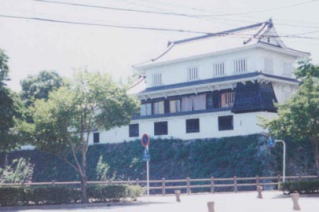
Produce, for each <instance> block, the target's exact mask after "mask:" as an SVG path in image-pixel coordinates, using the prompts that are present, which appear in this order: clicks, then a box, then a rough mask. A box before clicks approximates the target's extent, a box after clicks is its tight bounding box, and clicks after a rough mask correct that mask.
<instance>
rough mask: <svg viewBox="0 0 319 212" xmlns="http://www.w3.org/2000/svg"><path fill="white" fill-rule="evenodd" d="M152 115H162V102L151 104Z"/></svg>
mask: <svg viewBox="0 0 319 212" xmlns="http://www.w3.org/2000/svg"><path fill="white" fill-rule="evenodd" d="M153 114H164V101H159V102H154V103H153Z"/></svg>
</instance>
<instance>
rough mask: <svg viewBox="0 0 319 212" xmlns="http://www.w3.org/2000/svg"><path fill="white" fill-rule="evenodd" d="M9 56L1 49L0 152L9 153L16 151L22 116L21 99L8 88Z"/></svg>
mask: <svg viewBox="0 0 319 212" xmlns="http://www.w3.org/2000/svg"><path fill="white" fill-rule="evenodd" d="M7 63H8V56H7V55H6V54H5V53H4V51H3V50H1V49H0V152H9V151H11V150H13V149H15V148H16V147H17V146H18V144H19V142H17V141H18V140H17V137H16V136H15V135H16V131H15V129H14V127H15V126H16V121H17V118H19V117H20V116H21V113H20V112H21V111H20V109H21V107H20V106H21V104H19V103H20V102H19V97H18V96H17V95H16V94H15V93H14V92H13V91H11V90H10V89H9V88H7V86H6V82H7V81H8V80H9V78H8V73H9V66H8V64H7Z"/></svg>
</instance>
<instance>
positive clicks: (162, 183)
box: [0, 176, 318, 195]
mask: <svg viewBox="0 0 319 212" xmlns="http://www.w3.org/2000/svg"><path fill="white" fill-rule="evenodd" d="M315 178H318V176H286V180H287V181H295V180H303V179H315ZM281 182H282V176H269V177H259V176H256V177H236V176H234V177H231V178H215V177H211V178H201V179H191V178H189V177H187V178H185V179H165V178H162V179H160V180H150V191H151V193H153V194H163V195H165V194H168V193H173V191H174V190H181V191H182V192H184V193H187V194H190V193H192V192H193V191H194V190H196V189H197V191H195V192H215V191H233V192H237V191H239V190H256V188H257V186H264V187H267V189H269V190H270V189H277V188H278V185H279V184H280V183H281ZM80 183H81V182H80V181H69V182H55V181H52V182H28V183H24V184H22V185H25V186H37V185H79V184H80ZM88 184H133V185H140V186H142V187H144V186H146V180H139V179H136V180H114V181H111V180H109V181H88ZM0 186H21V184H17V183H3V184H0ZM243 188H246V189H243Z"/></svg>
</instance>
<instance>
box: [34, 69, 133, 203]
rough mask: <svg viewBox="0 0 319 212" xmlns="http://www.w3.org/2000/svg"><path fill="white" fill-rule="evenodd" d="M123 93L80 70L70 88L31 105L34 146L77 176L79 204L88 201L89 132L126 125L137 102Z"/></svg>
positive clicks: (108, 80) (105, 79)
mask: <svg viewBox="0 0 319 212" xmlns="http://www.w3.org/2000/svg"><path fill="white" fill-rule="evenodd" d="M126 90H127V89H126V87H120V86H118V85H116V84H115V83H114V82H113V81H112V80H111V78H110V77H109V76H108V75H104V74H99V73H94V74H92V73H88V72H86V71H82V72H79V73H77V75H76V76H75V78H74V80H73V81H71V82H70V84H69V85H67V86H63V87H61V88H59V89H58V90H56V91H53V92H51V93H50V94H49V98H48V100H44V99H42V100H37V101H36V102H35V104H34V108H33V112H34V116H33V120H34V128H33V135H34V139H35V142H34V145H35V146H36V147H37V148H39V149H40V150H42V151H46V152H50V153H52V154H55V155H56V156H58V157H59V158H61V159H63V160H64V161H66V162H67V163H68V164H69V165H70V166H71V167H72V168H73V169H74V170H75V171H76V172H77V173H78V174H79V176H80V180H81V190H82V202H87V201H88V199H87V193H86V188H87V175H86V168H87V157H86V154H87V151H88V145H89V137H90V134H91V131H93V130H94V129H104V130H109V129H111V128H113V127H116V126H122V125H125V124H128V123H129V121H130V118H131V115H132V114H133V113H135V112H136V109H137V101H136V100H135V99H134V98H132V97H130V96H128V95H127V94H126ZM30 129H31V128H30ZM70 155H71V157H70Z"/></svg>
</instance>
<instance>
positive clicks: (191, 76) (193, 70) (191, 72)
mask: <svg viewBox="0 0 319 212" xmlns="http://www.w3.org/2000/svg"><path fill="white" fill-rule="evenodd" d="M187 79H188V80H189V81H191V80H197V79H198V68H197V67H190V68H188V69H187Z"/></svg>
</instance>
